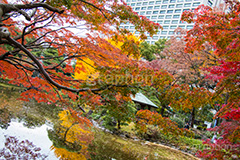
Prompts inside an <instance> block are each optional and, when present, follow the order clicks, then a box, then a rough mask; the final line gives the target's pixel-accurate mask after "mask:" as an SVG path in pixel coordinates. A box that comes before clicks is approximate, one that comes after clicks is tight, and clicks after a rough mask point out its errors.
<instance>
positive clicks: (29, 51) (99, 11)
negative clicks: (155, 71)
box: [0, 0, 160, 102]
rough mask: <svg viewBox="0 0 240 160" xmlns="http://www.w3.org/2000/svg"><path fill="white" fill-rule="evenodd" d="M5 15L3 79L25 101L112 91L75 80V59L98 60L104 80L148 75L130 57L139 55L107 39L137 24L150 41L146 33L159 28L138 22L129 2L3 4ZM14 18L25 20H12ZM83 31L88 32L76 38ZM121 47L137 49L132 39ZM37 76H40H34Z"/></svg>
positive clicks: (0, 68) (106, 86)
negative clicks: (111, 75) (130, 74)
mask: <svg viewBox="0 0 240 160" xmlns="http://www.w3.org/2000/svg"><path fill="white" fill-rule="evenodd" d="M0 13H1V14H0V20H1V40H0V44H1V55H0V72H1V78H3V79H9V80H10V81H9V83H11V84H15V85H19V86H24V87H27V88H28V90H27V91H25V92H23V93H22V99H23V100H28V98H29V97H34V99H35V100H37V101H38V102H48V101H50V102H56V101H57V100H58V98H60V99H63V95H67V96H68V97H70V98H71V99H72V100H76V99H77V97H78V94H79V93H80V92H85V93H83V95H82V96H80V97H84V98H86V97H91V92H92V91H100V90H104V89H109V88H111V87H112V84H110V83H109V84H106V83H96V85H88V84H89V83H88V82H86V81H84V80H76V79H74V78H73V76H74V75H73V71H74V68H73V65H72V62H73V61H76V59H77V61H78V62H79V61H83V62H84V60H86V59H89V60H91V61H93V63H94V66H95V68H96V69H97V70H98V71H99V73H100V74H105V75H106V74H108V72H112V70H116V72H119V73H122V74H123V73H124V71H123V69H125V70H129V69H133V68H134V69H136V68H138V69H139V72H140V70H145V68H144V67H141V66H140V65H139V64H138V63H137V61H136V60H134V59H131V58H129V57H128V56H129V55H133V57H137V56H138V55H137V54H139V53H138V52H128V53H124V51H122V50H120V49H118V48H116V47H114V46H112V45H111V44H110V43H109V42H108V41H107V40H105V39H106V38H108V39H113V40H116V39H118V37H119V36H124V35H128V34H130V32H129V31H127V30H125V29H120V28H119V25H120V24H121V23H125V22H127V21H128V22H130V23H132V24H134V25H135V27H136V30H138V31H140V33H141V34H140V38H143V39H144V38H146V36H145V35H144V32H145V31H148V32H149V33H150V34H151V35H152V34H154V33H156V32H157V30H158V29H159V28H160V25H158V24H156V23H153V22H151V21H149V20H148V19H147V18H145V17H139V16H138V15H137V14H136V13H135V12H133V11H132V9H131V8H130V7H129V6H127V5H126V3H125V2H123V1H119V2H116V1H114V0H104V1H82V0H79V1H77V0H76V1H64V2H62V1H56V0H55V1H54V0H49V1H46V2H45V3H44V2H41V1H36V2H33V3H32V2H31V3H30V2H29V1H18V2H14V3H13V4H8V1H7V0H4V1H3V3H1V5H0ZM15 15H16V16H17V17H21V16H22V17H21V18H13V17H15ZM82 26H84V28H81V27H82ZM111 26H114V27H111ZM71 29H72V30H71ZM83 30H86V31H87V32H88V33H86V34H85V35H79V34H76V32H78V33H79V32H82V31H83ZM122 42H123V44H124V46H125V48H128V50H129V51H134V50H135V49H134V47H135V46H134V45H132V44H133V42H132V41H131V40H128V39H127V38H124V39H122ZM132 47H133V48H132ZM135 48H136V47H135ZM55 49H56V50H57V52H55V51H54V53H53V54H48V55H46V54H45V53H44V52H45V51H47V52H48V51H49V50H55ZM43 50H45V51H43ZM34 53H36V54H34ZM39 53H41V54H39ZM113 66H118V68H114V67H113ZM80 69H81V68H80ZM84 71H85V70H84V69H83V68H82V72H84ZM116 72H115V73H116ZM143 72H144V71H143ZM33 73H34V74H38V75H39V76H36V77H34V76H33ZM66 73H68V74H66ZM145 73H147V71H145ZM116 74H117V73H116ZM102 77H103V76H102ZM102 80H103V79H102ZM99 81H101V78H99V79H98V80H97V82H99ZM117 85H120V86H121V84H117ZM117 85H113V86H117ZM128 85H130V84H128ZM128 85H127V86H128ZM122 86H124V85H122ZM60 90H61V91H60ZM80 94H81V93H80ZM49 95H51V96H49ZM95 97H96V98H97V96H95ZM90 99H91V100H92V102H96V101H98V100H97V99H94V98H93V97H91V98H90Z"/></svg>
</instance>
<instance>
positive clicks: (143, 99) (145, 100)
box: [130, 93, 158, 108]
mask: <svg viewBox="0 0 240 160" xmlns="http://www.w3.org/2000/svg"><path fill="white" fill-rule="evenodd" d="M130 97H131V99H132V100H133V101H135V102H139V103H143V104H146V105H149V106H152V107H155V108H158V106H157V105H156V104H154V103H153V102H152V101H150V100H149V99H148V98H147V97H146V96H144V95H143V94H142V93H136V94H135V96H133V95H131V96H130Z"/></svg>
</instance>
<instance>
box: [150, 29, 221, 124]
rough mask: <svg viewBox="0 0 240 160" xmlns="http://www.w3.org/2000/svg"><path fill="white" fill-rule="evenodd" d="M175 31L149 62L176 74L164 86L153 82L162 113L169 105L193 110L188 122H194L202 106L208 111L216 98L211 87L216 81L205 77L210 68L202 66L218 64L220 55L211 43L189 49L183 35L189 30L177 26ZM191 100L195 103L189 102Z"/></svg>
mask: <svg viewBox="0 0 240 160" xmlns="http://www.w3.org/2000/svg"><path fill="white" fill-rule="evenodd" d="M175 32H176V35H175V36H172V37H171V38H170V39H169V40H168V41H166V43H165V48H164V49H163V50H162V51H161V52H160V53H159V55H160V56H159V57H158V59H156V60H153V61H151V62H150V64H149V65H151V66H153V67H155V68H160V69H164V70H167V71H168V72H169V73H171V74H172V75H173V79H172V81H171V82H170V83H169V84H167V85H165V86H164V87H158V84H156V85H155V86H154V87H155V88H156V91H157V93H156V96H157V97H158V99H159V101H160V102H161V106H162V108H161V111H160V113H161V115H164V110H165V109H166V108H168V107H169V106H171V107H172V108H173V109H174V110H175V111H185V112H190V113H191V119H190V120H189V122H190V123H191V126H193V122H194V120H195V117H196V116H197V115H199V114H198V113H200V111H202V109H203V108H204V109H207V110H208V111H209V110H210V109H212V108H213V107H214V106H213V105H212V103H214V102H215V101H216V99H210V97H211V96H210V95H211V93H210V92H209V91H212V90H213V89H214V87H215V86H216V82H215V81H214V80H211V79H206V78H205V77H206V75H205V73H207V72H206V71H204V70H203V68H206V67H210V66H214V65H215V64H217V58H218V57H217V56H216V55H214V54H213V53H212V51H211V49H212V48H211V46H210V45H207V44H205V47H206V49H205V50H202V51H198V52H194V53H192V54H188V53H186V52H185V45H186V44H185V42H184V36H185V35H186V33H187V30H184V29H181V28H177V29H176V30H175ZM173 44H174V45H173ZM188 86H190V87H188ZM201 94H202V95H201ZM180 97H181V98H180ZM197 97H198V98H200V97H202V98H203V100H202V101H198V98H197ZM195 98H196V99H195ZM190 101H192V102H193V103H189V102H190ZM201 117H202V116H201ZM203 119H204V118H203Z"/></svg>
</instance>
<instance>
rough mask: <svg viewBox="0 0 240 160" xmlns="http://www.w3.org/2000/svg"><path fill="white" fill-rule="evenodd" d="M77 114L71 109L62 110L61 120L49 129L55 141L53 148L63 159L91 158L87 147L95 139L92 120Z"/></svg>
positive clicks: (50, 136) (50, 135) (51, 137)
mask: <svg viewBox="0 0 240 160" xmlns="http://www.w3.org/2000/svg"><path fill="white" fill-rule="evenodd" d="M77 114H78V113H76V112H75V113H74V111H70V110H64V111H61V112H60V113H59V122H58V123H57V124H56V125H55V126H54V128H53V129H52V130H49V131H48V137H49V138H50V140H51V141H52V142H53V145H52V146H51V150H53V151H54V153H55V155H56V157H58V158H59V159H61V160H69V159H77V160H78V159H81V160H84V159H88V158H89V152H88V150H87V149H88V145H89V144H90V143H91V141H92V140H93V132H91V130H90V129H91V128H90V125H89V124H90V121H87V120H86V119H85V118H84V117H81V116H79V115H77ZM83 121H84V122H83Z"/></svg>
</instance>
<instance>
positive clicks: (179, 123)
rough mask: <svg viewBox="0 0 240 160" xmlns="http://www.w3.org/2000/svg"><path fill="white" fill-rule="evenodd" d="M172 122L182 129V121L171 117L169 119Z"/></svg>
mask: <svg viewBox="0 0 240 160" xmlns="http://www.w3.org/2000/svg"><path fill="white" fill-rule="evenodd" d="M170 119H171V120H172V121H174V122H176V123H177V125H178V127H179V128H183V127H184V121H183V120H182V119H180V118H178V117H171V118H170Z"/></svg>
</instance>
